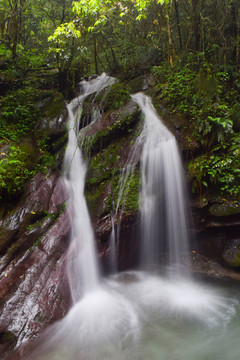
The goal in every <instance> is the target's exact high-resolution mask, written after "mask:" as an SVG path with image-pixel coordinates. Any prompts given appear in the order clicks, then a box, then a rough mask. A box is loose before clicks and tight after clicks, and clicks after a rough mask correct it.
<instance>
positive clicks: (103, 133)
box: [83, 110, 141, 155]
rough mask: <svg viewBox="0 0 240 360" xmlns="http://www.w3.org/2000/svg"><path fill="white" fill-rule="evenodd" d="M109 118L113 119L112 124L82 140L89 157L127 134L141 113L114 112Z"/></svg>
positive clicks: (137, 111) (136, 111)
mask: <svg viewBox="0 0 240 360" xmlns="http://www.w3.org/2000/svg"><path fill="white" fill-rule="evenodd" d="M107 116H109V115H107ZM111 117H112V118H114V122H113V123H112V124H111V125H110V126H108V127H107V128H105V129H104V130H100V131H98V132H97V133H96V134H94V135H92V136H89V137H86V138H85V139H84V142H83V148H85V150H86V151H87V152H88V153H90V154H91V155H93V154H96V153H97V152H98V151H100V150H102V149H104V148H106V147H107V146H108V145H109V144H111V143H112V142H113V141H115V140H116V139H119V138H121V137H123V136H124V135H126V134H129V133H130V132H131V131H132V130H133V129H134V127H135V126H136V124H137V123H138V122H139V120H140V118H141V113H140V111H139V110H135V111H134V112H132V113H130V114H129V113H127V114H120V113H115V112H114V113H112V114H111Z"/></svg>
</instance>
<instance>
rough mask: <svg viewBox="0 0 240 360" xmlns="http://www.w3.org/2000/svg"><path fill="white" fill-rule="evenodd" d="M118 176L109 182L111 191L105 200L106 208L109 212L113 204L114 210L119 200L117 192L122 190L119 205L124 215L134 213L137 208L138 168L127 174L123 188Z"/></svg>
mask: <svg viewBox="0 0 240 360" xmlns="http://www.w3.org/2000/svg"><path fill="white" fill-rule="evenodd" d="M119 180H120V178H119V176H114V177H113V179H112V182H111V192H110V194H109V196H108V198H107V200H106V209H107V210H108V211H109V212H110V211H111V210H112V207H113V204H114V211H115V210H116V206H117V204H118V201H119V194H120V191H122V197H121V199H120V203H119V206H120V207H122V208H123V212H124V214H126V215H134V214H135V213H136V211H138V209H139V188H140V182H141V176H140V171H139V169H135V170H134V172H133V174H131V175H129V176H128V178H127V181H126V183H125V186H124V187H123V190H121V186H122V185H121V182H120V181H119Z"/></svg>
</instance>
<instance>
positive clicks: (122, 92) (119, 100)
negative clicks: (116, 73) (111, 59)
mask: <svg viewBox="0 0 240 360" xmlns="http://www.w3.org/2000/svg"><path fill="white" fill-rule="evenodd" d="M130 98H131V97H130V94H129V92H128V90H127V89H126V87H125V86H124V84H122V83H120V82H115V83H114V84H113V85H112V87H111V88H110V90H109V91H107V93H106V94H105V95H103V97H102V99H101V105H102V106H103V107H104V109H105V110H108V109H118V108H120V107H121V106H123V105H125V104H126V103H127V101H129V100H130Z"/></svg>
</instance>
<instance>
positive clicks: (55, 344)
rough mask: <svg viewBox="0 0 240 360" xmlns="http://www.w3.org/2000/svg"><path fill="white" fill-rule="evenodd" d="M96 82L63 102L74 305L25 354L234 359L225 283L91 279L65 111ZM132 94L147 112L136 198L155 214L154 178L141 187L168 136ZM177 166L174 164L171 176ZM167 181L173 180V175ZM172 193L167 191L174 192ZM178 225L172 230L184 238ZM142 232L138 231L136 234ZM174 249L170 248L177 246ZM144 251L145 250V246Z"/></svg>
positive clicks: (88, 239)
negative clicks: (141, 179)
mask: <svg viewBox="0 0 240 360" xmlns="http://www.w3.org/2000/svg"><path fill="white" fill-rule="evenodd" d="M101 81H103V82H104V83H106V82H107V81H108V80H107V78H106V77H105V75H104V77H100V78H98V79H96V80H95V81H93V82H92V83H91V82H90V84H86V87H85V85H84V89H85V91H86V89H88V90H87V91H88V92H85V93H84V94H82V95H81V96H80V97H78V98H76V99H74V100H73V102H72V103H71V104H70V105H69V144H68V147H67V150H66V156H65V181H66V185H67V187H68V189H69V191H70V193H71V199H70V200H69V211H70V216H71V220H72V243H71V246H70V251H69V268H68V274H69V281H70V286H71V291H72V297H73V300H74V304H73V307H72V308H71V309H70V311H69V312H68V314H67V315H66V316H65V318H63V319H62V320H61V321H59V322H57V323H56V324H54V325H52V326H51V327H50V328H49V329H48V330H47V331H46V332H45V334H43V336H42V338H41V339H40V342H39V345H38V346H36V349H35V350H34V351H33V352H32V353H31V355H30V357H29V358H28V360H30V359H31V360H33V359H34V360H239V354H240V343H239V339H238V337H239V330H240V328H239V322H240V319H239V317H240V310H239V303H238V301H237V299H236V298H237V297H238V296H239V293H234V292H233V291H232V290H231V289H224V288H223V289H219V288H218V289H217V290H216V289H212V288H210V287H209V286H206V285H202V284H199V283H195V282H194V281H193V280H191V279H189V278H187V279H186V278H183V277H181V276H178V277H176V278H173V277H172V276H169V274H166V275H165V276H164V277H163V276H162V275H160V274H158V273H155V274H152V273H150V272H128V273H123V274H118V275H115V276H114V277H112V278H109V279H105V280H104V279H100V277H99V270H98V264H97V260H96V252H95V248H94V234H93V231H92V228H91V223H90V218H89V215H88V211H87V207H86V201H85V198H84V194H83V192H84V178H85V173H86V164H85V162H84V160H83V158H82V153H81V150H80V149H79V147H78V128H79V124H78V120H77V121H76V118H75V117H74V114H73V109H74V108H75V106H76V105H77V104H80V108H81V106H82V101H83V98H84V97H85V96H87V93H89V92H91V91H95V90H98V89H99V88H100V83H101ZM97 84H99V87H98V85H97ZM134 99H135V100H136V101H138V102H139V103H140V104H141V106H142V107H143V108H144V111H145V116H146V118H148V116H150V118H149V119H148V120H149V121H148V120H147V121H146V126H145V129H144V131H143V133H142V136H143V137H141V139H140V140H141V141H142V140H143V138H144V140H145V142H146V146H145V147H144V151H143V161H142V164H143V167H144V170H145V175H144V176H145V180H144V181H145V184H144V186H146V189H144V187H143V197H144V196H145V194H146V196H147V198H148V201H149V202H150V210H149V211H151V214H152V215H155V211H157V210H158V209H157V207H156V205H155V202H154V201H153V199H151V198H152V197H156V196H158V194H156V195H153V193H152V190H151V188H152V187H153V188H156V190H157V191H160V188H159V186H160V185H159V182H158V180H156V179H155V180H154V181H152V184H151V186H150V189H149V187H148V185H149V182H150V183H151V181H150V176H149V174H148V170H149V169H151V171H152V172H153V173H154V174H155V173H157V174H159V171H160V169H161V170H162V168H163V165H159V164H155V167H156V168H154V166H153V164H152V162H153V160H152V159H151V157H149V155H148V151H150V152H151V153H154V152H155V150H154V149H155V148H156V149H158V150H157V154H159V155H160V159H161V161H160V163H161V162H163V159H162V156H163V155H162V153H166V151H165V150H166V149H165V147H166V145H167V144H166V143H168V142H170V143H172V142H173V143H174V140H173V137H172V135H171V134H169V133H168V131H166V129H165V128H164V127H163V126H162V125H161V123H160V121H159V119H158V117H157V116H156V113H155V111H154V109H153V107H152V105H151V102H150V100H149V98H145V97H144V96H143V95H137V96H135V97H134ZM80 112H81V111H80ZM80 112H79V113H80ZM159 123H160V125H159ZM155 126H156V128H155ZM159 126H160V128H161V129H160V128H159ZM154 130H155V131H154ZM160 130H161V131H160ZM162 131H163V132H162ZM152 133H153V134H152ZM154 133H156V134H158V136H157V137H155V135H154ZM150 135H151V139H150V138H148V136H149V137H150ZM159 139H160V140H164V145H161V146H160V145H159V143H158V141H159ZM152 145H154V148H152ZM162 147H163V148H164V150H163V149H162ZM174 147H175V145H174ZM169 152H170V153H171V152H172V153H171V155H170V154H169ZM157 154H155V155H153V159H155V157H156V156H157ZM166 156H167V159H168V160H167V163H168V164H169V162H170V160H174V161H175V162H176V161H177V162H178V154H177V153H176V152H175V150H174V149H173V150H172V149H170V150H169V149H168V150H167V154H166ZM175 157H176V159H177V160H176V159H175ZM172 158H174V159H172ZM177 166H178V165H177ZM169 169H170V170H167V171H169V173H168V174H170V175H171V176H172V177H178V175H176V174H175V173H173V169H172V166H171V165H170V164H169ZM155 170H156V171H155ZM181 171H182V170H181V168H180V169H179V168H178V172H177V174H178V173H179V172H180V173H181ZM160 177H162V175H160ZM181 179H182V178H181ZM165 181H166V180H165ZM168 181H169V183H172V184H174V186H177V185H176V182H175V179H168ZM181 181H182V180H180V182H181ZM152 185H154V186H152ZM172 191H173V194H174V191H175V190H172ZM159 195H162V194H159ZM170 196H172V193H171V192H170ZM170 203H171V201H170ZM146 206H147V201H146V200H144V199H143V208H144V209H143V213H144V215H143V219H145V216H147V215H148V214H147V211H146V209H145V207H146ZM169 206H170V205H169ZM176 207H178V205H177V206H176ZM183 207H184V206H183ZM181 210H182V209H181ZM168 211H170V210H168ZM171 211H173V210H171ZM183 211H184V209H183ZM145 213H146V214H145ZM173 216H175V215H174V211H173ZM147 219H148V217H147ZM147 221H150V220H147ZM159 221H160V220H159ZM176 221H177V222H178V220H177V219H176ZM181 221H182V220H181ZM154 225H155V224H154ZM168 226H170V225H168ZM182 226H183V225H181V226H180V228H181V227H182ZM149 227H150V225H149V224H148V223H147V226H146V228H147V229H148V231H150V233H151V234H156V230H154V231H153V232H151V229H149ZM170 231H171V232H172V229H170ZM184 231H185V230H184ZM184 231H183V230H181V231H179V233H180V235H181V236H183V238H184V240H185V234H184ZM146 232H147V230H146V229H145V230H144V236H145V233H146ZM181 233H183V234H181ZM173 234H175V232H174V231H173ZM174 236H175V235H173V237H174ZM173 243H174V241H173ZM174 247H175V248H177V249H178V248H179V247H180V244H176V245H174ZM184 247H186V246H185V245H184ZM145 251H146V253H147V254H148V250H145ZM176 251H177V250H176V249H175V250H174V253H173V255H172V258H173V261H174V263H177V262H178V261H180V260H179V259H178V256H177V255H176ZM184 251H186V249H185V248H184ZM152 256H153V254H152V253H151V252H150V253H149V254H148V260H147V264H149V262H151V263H152V261H154V260H155V259H154V257H153V258H152Z"/></svg>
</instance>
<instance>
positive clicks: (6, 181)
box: [0, 145, 34, 200]
mask: <svg viewBox="0 0 240 360" xmlns="http://www.w3.org/2000/svg"><path fill="white" fill-rule="evenodd" d="M28 150H29V149H28V148H27V149H26V148H25V149H24V147H20V146H15V145H12V146H11V147H10V152H9V154H8V156H7V155H6V154H4V153H1V155H3V156H4V157H3V158H1V160H0V200H1V199H2V198H3V194H4V196H6V194H5V193H7V194H8V195H11V194H14V193H17V192H19V191H21V190H22V187H23V185H24V183H25V182H26V180H28V179H29V178H30V177H31V176H32V175H33V173H34V171H33V169H32V168H31V165H30V164H29V151H28ZM27 164H29V166H27Z"/></svg>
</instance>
